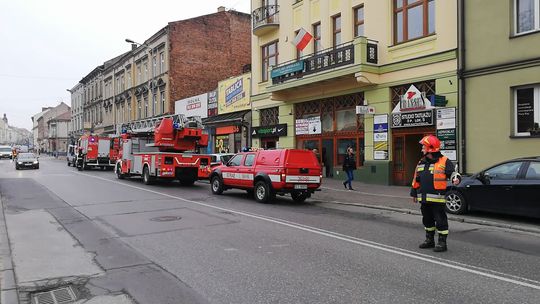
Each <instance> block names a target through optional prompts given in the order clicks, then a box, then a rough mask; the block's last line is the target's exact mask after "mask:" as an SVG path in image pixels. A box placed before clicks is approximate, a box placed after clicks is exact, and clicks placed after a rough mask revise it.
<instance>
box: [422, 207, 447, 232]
mask: <svg viewBox="0 0 540 304" xmlns="http://www.w3.org/2000/svg"><path fill="white" fill-rule="evenodd" d="M420 210H421V211H422V223H423V224H424V227H425V228H426V231H430V230H431V231H433V228H435V229H437V231H438V232H439V233H441V234H448V218H447V217H446V210H445V204H443V203H422V204H421V206H420Z"/></svg>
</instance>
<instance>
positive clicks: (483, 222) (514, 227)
mask: <svg viewBox="0 0 540 304" xmlns="http://www.w3.org/2000/svg"><path fill="white" fill-rule="evenodd" d="M317 202H323V203H331V204H339V205H348V206H357V207H363V208H370V209H378V210H386V211H393V212H399V213H405V214H413V215H422V213H421V212H419V211H416V210H411V209H402V208H394V207H386V206H380V205H368V204H361V203H347V202H340V201H317ZM448 220H450V221H454V222H461V223H468V224H476V225H482V226H490V227H497V228H505V229H512V230H518V231H523V232H529V233H535V234H540V228H532V227H525V226H520V225H516V224H505V223H499V222H494V221H487V220H479V219H469V218H463V217H459V216H455V215H448Z"/></svg>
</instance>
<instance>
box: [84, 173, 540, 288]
mask: <svg viewBox="0 0 540 304" xmlns="http://www.w3.org/2000/svg"><path fill="white" fill-rule="evenodd" d="M74 173H75V174H80V175H84V176H87V177H91V178H95V179H101V180H104V181H107V182H110V183H115V184H119V185H122V186H125V187H130V188H134V189H138V190H142V191H146V192H150V193H154V194H158V195H163V196H165V197H169V198H172V199H177V200H180V201H184V202H186V203H191V204H195V205H199V206H204V207H207V208H212V209H217V210H221V211H227V212H233V213H236V214H240V215H243V216H246V217H250V218H254V219H259V220H262V221H266V222H270V223H274V224H279V225H282V226H286V227H291V228H294V229H298V230H302V231H307V232H311V233H314V234H318V235H322V236H327V237H330V238H334V239H337V240H341V241H345V242H348V243H352V244H356V245H361V246H365V247H369V248H373V249H377V250H381V251H385V252H389V253H393V254H397V255H401V256H404V257H408V258H411V259H415V260H420V261H423V262H427V263H432V264H436V265H440V266H444V267H448V268H452V269H456V270H461V271H463V272H468V273H472V274H476V275H479V276H483V277H487V278H491V279H495V280H499V281H503V282H507V283H512V284H515V285H520V286H524V287H529V288H532V289H536V290H540V282H539V281H535V280H531V279H527V278H524V277H519V276H514V275H509V274H505V273H501V272H498V271H494V270H490V269H485V268H481V267H478V266H473V265H468V264H464V263H460V262H454V261H452V262H451V263H450V262H449V261H448V260H442V259H439V258H437V257H433V256H430V255H426V254H422V253H418V252H414V251H409V250H405V249H401V248H398V247H392V246H388V245H384V244H381V243H377V242H372V241H368V240H363V239H359V238H355V237H351V236H347V235H343V234H339V233H336V232H332V231H328V230H324V229H319V228H316V227H311V226H306V225H302V224H298V223H294V222H289V221H286V220H281V219H276V218H272V217H267V216H263V215H258V214H253V213H248V212H244V211H237V210H233V209H228V208H223V207H218V206H213V205H209V204H205V203H201V202H197V201H193V200H188V199H185V198H181V197H178V196H174V195H170V194H165V193H161V192H158V191H154V190H150V189H146V188H142V187H139V186H134V185H129V184H126V183H121V182H118V181H115V180H110V179H107V178H103V177H98V176H93V175H89V174H84V173H79V172H74Z"/></svg>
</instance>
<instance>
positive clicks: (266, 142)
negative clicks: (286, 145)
mask: <svg viewBox="0 0 540 304" xmlns="http://www.w3.org/2000/svg"><path fill="white" fill-rule="evenodd" d="M277 141H278V138H277V137H267V138H261V147H262V148H263V149H265V150H271V149H275V148H277V144H276V143H277Z"/></svg>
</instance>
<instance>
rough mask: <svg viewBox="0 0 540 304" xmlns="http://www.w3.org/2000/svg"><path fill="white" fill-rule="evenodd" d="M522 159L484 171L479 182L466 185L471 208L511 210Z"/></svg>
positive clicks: (495, 210)
mask: <svg viewBox="0 0 540 304" xmlns="http://www.w3.org/2000/svg"><path fill="white" fill-rule="evenodd" d="M522 165H523V162H522V161H515V162H508V163H504V164H500V165H497V166H495V167H492V168H490V169H487V170H486V171H484V173H483V174H484V178H483V180H482V182H481V183H477V184H474V185H471V186H470V187H467V192H468V193H469V200H470V205H471V208H473V209H480V210H486V211H494V212H511V211H512V202H515V201H517V198H516V196H515V193H514V190H515V189H514V187H515V184H516V183H517V181H518V173H519V172H520V169H521V167H522Z"/></svg>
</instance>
